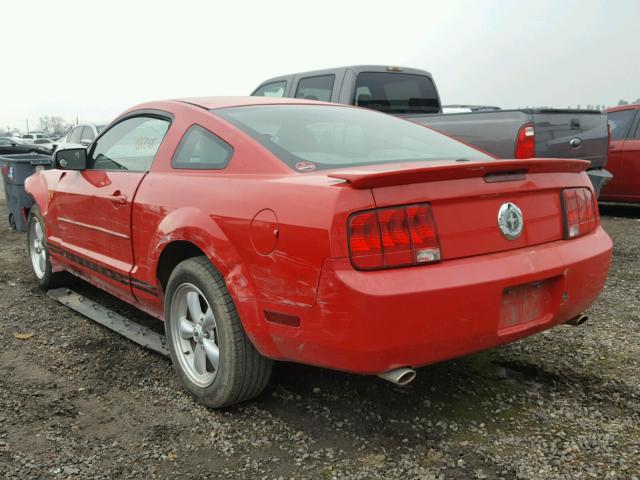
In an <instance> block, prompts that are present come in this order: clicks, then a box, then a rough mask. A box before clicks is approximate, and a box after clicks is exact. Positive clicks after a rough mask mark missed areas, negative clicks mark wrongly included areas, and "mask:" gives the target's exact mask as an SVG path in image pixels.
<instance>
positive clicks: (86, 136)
mask: <svg viewBox="0 0 640 480" xmlns="http://www.w3.org/2000/svg"><path fill="white" fill-rule="evenodd" d="M104 127H106V124H99V125H97V124H95V123H83V124H81V125H78V126H76V127H73V128H72V129H71V130H69V131H68V132H67V134H66V135H65V136H63V137H62V138H60V139H59V140H58V141H57V142H54V151H55V150H57V149H59V148H79V147H88V146H89V145H91V142H93V140H94V139H95V138H96V137H97V136H98V134H99V133H100V132H101V131H102V129H103V128H104Z"/></svg>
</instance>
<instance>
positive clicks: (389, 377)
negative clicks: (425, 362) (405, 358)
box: [378, 367, 416, 386]
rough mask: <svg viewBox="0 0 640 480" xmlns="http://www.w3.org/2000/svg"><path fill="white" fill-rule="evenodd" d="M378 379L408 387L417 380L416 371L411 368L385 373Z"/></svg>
mask: <svg viewBox="0 0 640 480" xmlns="http://www.w3.org/2000/svg"><path fill="white" fill-rule="evenodd" d="M378 377H380V378H382V379H383V380H386V381H388V382H391V383H394V384H396V385H400V386H404V385H408V384H410V383H411V382H413V380H414V379H415V378H416V371H415V370H413V369H411V368H406V367H403V368H396V369H395V370H390V371H388V372H385V373H381V374H379V375H378Z"/></svg>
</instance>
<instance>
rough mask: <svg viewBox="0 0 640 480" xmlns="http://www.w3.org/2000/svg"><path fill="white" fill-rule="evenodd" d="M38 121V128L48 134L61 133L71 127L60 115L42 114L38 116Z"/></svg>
mask: <svg viewBox="0 0 640 480" xmlns="http://www.w3.org/2000/svg"><path fill="white" fill-rule="evenodd" d="M38 122H39V126H40V130H42V131H43V132H46V133H48V134H49V135H62V134H63V133H66V132H67V131H68V130H69V129H70V128H71V125H69V124H68V123H66V122H65V121H64V118H62V117H56V116H44V117H40V119H39V121H38Z"/></svg>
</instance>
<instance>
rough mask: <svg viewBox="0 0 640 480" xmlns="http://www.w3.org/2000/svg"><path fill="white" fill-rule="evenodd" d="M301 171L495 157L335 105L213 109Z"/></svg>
mask: <svg viewBox="0 0 640 480" xmlns="http://www.w3.org/2000/svg"><path fill="white" fill-rule="evenodd" d="M213 113H215V114H216V115H219V116H221V117H223V118H224V119H226V120H227V121H229V122H230V123H232V124H234V125H236V126H237V127H238V128H240V129H241V130H243V131H244V132H246V133H247V134H249V135H250V136H251V137H253V138H254V139H255V140H257V141H258V142H259V143H261V144H262V145H263V146H265V147H266V148H268V149H269V150H270V151H271V152H272V153H274V154H275V155H276V156H277V157H279V158H280V159H281V160H282V161H284V162H285V163H286V164H288V165H289V166H290V167H292V168H294V169H296V170H299V171H310V170H316V169H327V168H335V167H348V166H356V165H372V164H376V163H398V162H415V161H426V162H428V161H436V160H458V159H466V160H470V161H486V160H491V159H492V158H491V157H490V156H488V155H486V154H484V153H482V152H480V151H479V150H476V149H474V148H471V147H469V146H467V145H465V144H463V143H460V142H458V141H456V140H453V139H452V138H449V137H447V136H446V135H442V134H441V133H437V132H435V131H433V130H430V129H429V128H426V127H424V126H421V125H417V124H415V123H411V122H408V121H406V120H401V119H399V118H396V117H392V116H391V115H385V114H383V113H378V112H373V111H371V110H366V109H360V108H352V107H339V106H329V105H326V106H325V105H261V106H250V107H235V108H222V109H216V110H213Z"/></svg>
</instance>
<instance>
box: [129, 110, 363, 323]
mask: <svg viewBox="0 0 640 480" xmlns="http://www.w3.org/2000/svg"><path fill="white" fill-rule="evenodd" d="M174 112H175V119H174V122H173V124H172V127H171V130H170V132H169V133H168V134H167V137H166V139H165V142H164V143H163V145H162V147H161V151H159V154H158V157H157V158H156V162H155V163H154V166H153V168H152V171H151V172H150V173H149V174H148V175H147V176H146V177H145V179H144V180H143V182H142V184H141V185H140V187H139V189H138V192H137V194H136V198H135V201H134V207H133V218H132V225H133V229H132V238H133V242H134V256H135V267H134V270H133V272H132V277H134V278H135V279H137V280H140V281H142V282H144V283H147V284H149V285H152V286H154V287H155V288H156V290H157V291H158V292H159V295H157V296H154V295H149V294H147V293H145V292H136V296H137V297H138V298H139V299H140V300H141V301H142V302H144V303H145V304H148V308H147V309H148V310H153V311H157V312H161V311H162V303H163V298H162V296H163V294H162V292H161V288H160V285H159V284H158V280H157V263H158V259H159V258H160V255H161V253H162V251H163V249H164V248H165V247H166V246H167V245H168V244H170V243H171V242H173V241H188V242H191V243H193V244H195V245H196V246H198V247H199V248H200V250H202V251H203V252H204V253H205V254H206V255H207V257H208V258H209V259H210V261H211V262H212V264H213V265H214V266H215V267H216V268H217V269H218V270H219V271H220V272H221V274H222V275H223V277H224V278H225V280H226V283H227V287H228V288H229V291H230V293H231V295H232V297H233V298H234V300H236V304H237V305H244V304H246V303H247V301H246V300H260V301H264V302H269V303H271V304H283V305H284V304H286V305H293V306H297V307H303V308H304V307H311V306H312V305H313V303H314V302H315V298H316V291H317V286H318V281H319V277H320V270H321V267H322V264H323V261H324V259H325V258H327V257H329V256H330V255H331V251H332V248H333V243H332V242H333V239H332V237H331V229H332V227H333V225H334V222H336V217H337V215H336V212H337V211H338V212H344V213H343V217H342V220H341V221H342V222H344V223H340V228H341V231H344V234H343V238H345V237H346V217H347V215H348V213H350V212H351V211H353V210H354V209H357V208H370V207H371V206H372V205H373V199H372V195H371V192H370V191H369V190H366V191H360V192H354V191H353V190H352V189H344V188H340V186H338V185H335V184H336V183H339V182H337V181H336V179H330V178H328V177H327V176H326V175H322V174H316V173H312V174H301V173H298V172H294V171H293V170H291V169H290V168H289V167H287V166H286V165H285V164H284V163H282V162H281V161H280V160H278V159H276V158H275V157H273V156H272V154H271V153H270V152H268V151H267V150H265V149H264V148H263V147H262V146H260V145H259V144H257V143H256V142H254V141H253V140H252V139H251V138H249V137H248V136H246V134H244V133H243V132H240V131H239V130H237V129H236V128H235V127H233V126H231V125H228V124H226V122H224V121H223V120H221V119H220V118H218V117H214V116H213V115H211V114H210V113H208V112H206V111H205V110H202V109H200V110H199V111H195V110H194V111H191V109H190V108H189V109H187V110H185V111H184V112H182V111H180V109H179V108H176V109H174ZM194 123H196V124H199V125H201V126H203V127H204V128H206V129H208V130H210V131H212V132H214V133H215V134H216V135H218V136H219V137H220V138H222V139H223V140H225V141H226V142H227V143H229V144H230V145H232V146H233V148H234V154H233V157H232V158H231V161H230V163H229V165H228V166H227V167H226V168H225V169H223V170H185V169H173V168H172V167H171V157H172V156H173V154H174V152H175V150H176V147H177V145H178V143H179V141H180V139H181V138H182V136H183V134H184V133H185V131H186V130H187V129H188V128H189V127H190V126H191V125H193V124H194ZM265 209H269V210H271V211H272V212H274V215H275V217H276V219H277V225H275V228H273V229H272V230H271V232H267V235H269V233H271V234H272V235H273V236H274V238H277V241H276V243H275V248H273V250H272V251H270V252H266V253H260V252H259V251H258V250H257V249H256V247H255V245H254V240H255V237H254V236H252V220H253V219H254V217H255V216H256V215H257V214H258V213H259V212H262V211H264V210H265ZM345 245H346V241H345ZM249 303H251V302H249ZM243 313H246V312H241V317H242V318H243V322H245V321H248V322H255V321H256V320H255V319H254V318H248V317H251V316H252V315H253V313H251V312H249V313H247V314H246V315H243ZM245 327H247V330H248V332H250V331H251V330H252V329H251V325H247V324H246V323H245Z"/></svg>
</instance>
